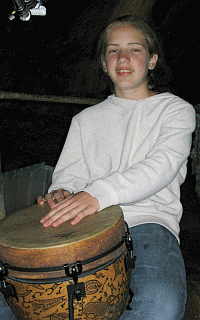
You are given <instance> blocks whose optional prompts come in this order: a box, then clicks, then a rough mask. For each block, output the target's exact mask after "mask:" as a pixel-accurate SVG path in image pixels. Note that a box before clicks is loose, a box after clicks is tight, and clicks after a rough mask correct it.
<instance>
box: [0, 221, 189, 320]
mask: <svg viewBox="0 0 200 320" xmlns="http://www.w3.org/2000/svg"><path fill="white" fill-rule="evenodd" d="M130 233H131V236H132V239H133V246H134V250H133V254H134V255H136V256H137V260H136V263H135V268H134V269H133V270H132V278H131V285H130V286H131V289H132V291H133V293H134V297H133V300H132V303H131V308H132V310H126V311H125V312H124V313H123V314H122V316H121V317H120V320H179V319H181V318H182V317H183V315H184V310H185V304H186V291H187V290H186V275H185V266H184V262H183V258H182V254H181V251H180V247H179V244H178V241H177V239H176V238H175V236H174V235H173V234H172V233H171V232H170V231H168V230H167V229H166V228H164V227H162V226H160V225H156V224H144V225H140V226H136V227H133V228H130ZM0 319H2V320H16V317H15V316H14V315H13V313H12V311H11V309H10V308H9V307H8V305H7V303H6V301H5V299H4V297H3V295H2V294H1V293H0Z"/></svg>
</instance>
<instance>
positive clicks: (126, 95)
mask: <svg viewBox="0 0 200 320" xmlns="http://www.w3.org/2000/svg"><path fill="white" fill-rule="evenodd" d="M115 95H116V97H118V98H121V99H128V100H137V101H139V100H142V99H145V98H148V97H151V96H154V95H156V93H154V92H153V91H151V90H150V89H149V88H148V87H146V88H145V89H143V90H140V89H136V88H135V89H132V90H118V89H117V88H115Z"/></svg>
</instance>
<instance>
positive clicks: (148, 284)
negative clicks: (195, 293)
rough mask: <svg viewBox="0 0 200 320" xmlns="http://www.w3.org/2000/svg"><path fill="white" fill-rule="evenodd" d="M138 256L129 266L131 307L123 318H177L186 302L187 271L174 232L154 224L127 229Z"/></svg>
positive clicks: (143, 319) (172, 319) (159, 319)
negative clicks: (133, 267)
mask: <svg viewBox="0 0 200 320" xmlns="http://www.w3.org/2000/svg"><path fill="white" fill-rule="evenodd" d="M130 232H131V236H132V239H133V246H134V252H133V254H134V255H136V256H137V260H136V263H135V269H133V270H132V277H131V285H130V286H131V289H132V291H133V294H134V297H133V301H132V303H131V308H132V310H127V311H125V312H124V314H123V315H122V317H121V318H120V320H122V319H127V320H128V319H134V320H152V319H154V320H164V319H167V320H178V319H181V317H182V316H183V314H184V309H185V304H186V291H187V290H186V275H185V266H184V262H183V258H182V254H181V251H180V247H179V244H178V241H177V239H176V238H175V236H174V235H173V234H172V233H171V232H170V231H168V230H167V229H166V228H164V227H162V226H160V225H156V224H145V225H141V226H137V227H133V228H131V229H130Z"/></svg>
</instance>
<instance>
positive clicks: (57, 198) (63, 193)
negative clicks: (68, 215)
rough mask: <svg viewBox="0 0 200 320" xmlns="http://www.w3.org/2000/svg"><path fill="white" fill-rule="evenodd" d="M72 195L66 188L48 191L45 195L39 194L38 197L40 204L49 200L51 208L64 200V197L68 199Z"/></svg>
mask: <svg viewBox="0 0 200 320" xmlns="http://www.w3.org/2000/svg"><path fill="white" fill-rule="evenodd" d="M70 196H71V193H70V192H69V191H67V190H64V189H59V190H54V191H51V193H47V194H46V195H45V197H44V198H43V197H41V196H39V197H38V198H37V203H38V204H39V205H44V203H45V202H46V201H47V202H48V204H49V206H50V208H51V209H52V208H54V206H55V205H56V203H58V202H61V201H63V199H67V198H69V197H70Z"/></svg>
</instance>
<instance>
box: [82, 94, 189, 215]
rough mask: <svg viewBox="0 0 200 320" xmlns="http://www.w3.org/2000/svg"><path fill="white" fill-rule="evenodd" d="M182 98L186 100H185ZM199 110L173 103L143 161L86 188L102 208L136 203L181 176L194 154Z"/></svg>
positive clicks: (181, 178)
mask: <svg viewBox="0 0 200 320" xmlns="http://www.w3.org/2000/svg"><path fill="white" fill-rule="evenodd" d="M181 101H182V100H181ZM194 129H195V112H194V109H193V108H192V107H191V106H190V105H189V104H187V103H183V104H182V103H180V101H179V102H178V103H173V104H172V105H170V106H168V107H167V108H166V110H165V111H164V116H163V121H162V126H161V128H160V134H159V136H158V138H157V141H156V143H155V144H154V146H153V147H152V148H151V150H150V151H149V152H148V153H147V154H146V157H145V158H144V159H143V160H142V161H140V162H139V163H136V164H134V165H133V166H131V167H130V168H129V169H128V170H126V171H124V172H119V171H116V172H113V173H111V174H109V175H108V176H107V177H105V178H102V179H98V180H96V181H94V182H93V183H92V184H91V185H90V186H88V187H86V188H85V189H84V191H86V192H88V193H90V194H91V195H92V196H94V197H96V198H97V199H98V200H99V203H100V209H104V208H105V207H108V206H110V205H115V204H121V205H127V204H134V203H137V202H140V201H142V200H144V199H146V198H149V197H151V196H152V195H154V194H156V193H158V192H159V191H161V190H162V189H163V188H165V187H167V186H168V185H169V184H170V183H171V182H172V181H173V179H174V178H175V177H176V176H177V174H178V175H179V176H180V182H181V180H182V182H183V181H184V178H185V177H181V175H182V167H183V166H184V165H186V162H187V158H188V156H189V154H190V148H191V140H192V132H193V131H194Z"/></svg>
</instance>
